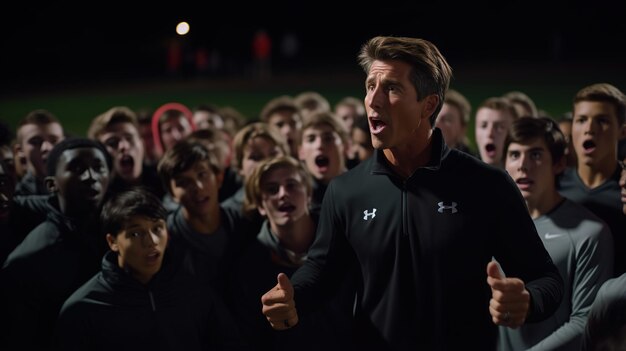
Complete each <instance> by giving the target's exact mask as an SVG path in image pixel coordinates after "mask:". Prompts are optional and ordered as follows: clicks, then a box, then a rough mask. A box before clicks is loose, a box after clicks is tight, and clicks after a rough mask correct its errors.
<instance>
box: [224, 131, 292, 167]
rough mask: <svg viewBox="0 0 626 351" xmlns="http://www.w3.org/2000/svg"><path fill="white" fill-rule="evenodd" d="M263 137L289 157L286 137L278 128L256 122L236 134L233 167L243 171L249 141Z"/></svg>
mask: <svg viewBox="0 0 626 351" xmlns="http://www.w3.org/2000/svg"><path fill="white" fill-rule="evenodd" d="M257 137H261V138H265V139H267V140H271V141H273V142H274V143H275V144H276V145H277V146H278V147H279V148H280V149H281V150H282V152H283V155H289V152H287V150H289V146H288V145H287V141H286V140H285V137H283V136H282V135H281V134H280V132H279V131H278V129H276V127H273V126H271V125H269V124H267V123H265V122H255V123H251V124H248V125H247V126H245V127H243V128H242V129H241V130H240V131H238V132H237V134H235V138H234V139H233V148H234V149H235V158H234V159H233V160H232V162H233V164H232V165H233V167H235V168H236V169H241V164H242V163H243V150H244V147H245V146H246V144H247V143H248V141H249V140H251V139H254V138H257Z"/></svg>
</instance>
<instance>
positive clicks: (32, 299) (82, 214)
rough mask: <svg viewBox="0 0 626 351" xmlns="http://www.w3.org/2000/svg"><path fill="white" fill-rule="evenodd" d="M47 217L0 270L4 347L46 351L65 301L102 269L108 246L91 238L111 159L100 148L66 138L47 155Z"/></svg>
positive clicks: (94, 229) (102, 241)
mask: <svg viewBox="0 0 626 351" xmlns="http://www.w3.org/2000/svg"><path fill="white" fill-rule="evenodd" d="M47 168H48V170H47V171H48V174H49V176H47V177H46V185H47V186H48V188H49V189H50V191H51V192H52V193H53V196H51V197H50V199H49V203H48V206H49V209H48V210H49V213H48V218H47V219H46V220H45V221H44V222H43V223H41V224H40V225H39V226H38V227H36V228H35V229H33V231H31V232H30V233H29V234H28V236H27V237H26V238H25V239H24V241H23V242H22V243H21V244H20V245H19V246H17V248H16V249H15V250H13V252H12V253H11V254H10V255H9V257H8V258H7V260H6V262H5V263H4V267H3V269H2V270H1V271H0V286H2V291H1V292H0V294H2V296H1V298H0V309H1V310H0V315H2V316H3V318H5V320H7V321H10V323H9V324H8V328H7V329H5V330H4V332H5V333H6V334H5V335H6V337H7V338H8V340H6V343H7V344H8V345H7V344H5V343H4V342H2V343H0V346H9V347H7V348H5V347H0V348H2V349H11V347H17V348H20V349H28V350H31V349H47V348H49V346H50V341H51V336H52V331H53V329H54V325H55V321H56V318H57V315H58V313H59V309H60V308H61V305H62V304H63V301H65V300H66V299H67V297H68V296H69V295H70V294H72V293H73V292H74V291H75V290H76V289H77V288H78V287H79V286H81V285H82V284H83V283H84V282H86V281H87V280H88V279H89V278H91V277H92V276H93V275H94V274H95V273H96V272H98V271H99V269H100V261H101V260H102V256H103V254H104V252H105V251H106V243H105V241H104V240H102V238H100V237H98V236H97V235H94V232H95V231H96V228H98V227H99V224H98V214H99V213H100V205H101V204H102V202H103V200H104V197H105V193H106V191H107V187H108V185H109V174H110V169H111V158H110V156H109V154H108V153H107V152H106V149H105V148H104V146H103V145H102V144H100V143H99V142H97V141H93V140H90V139H85V138H72V139H65V140H64V141H62V142H60V143H59V144H57V145H56V146H55V147H54V148H53V149H52V151H50V154H49V156H48V164H47Z"/></svg>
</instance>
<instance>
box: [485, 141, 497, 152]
mask: <svg viewBox="0 0 626 351" xmlns="http://www.w3.org/2000/svg"><path fill="white" fill-rule="evenodd" d="M485 151H487V152H496V144H492V143H490V144H487V145H485Z"/></svg>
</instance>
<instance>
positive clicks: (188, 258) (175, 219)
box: [158, 139, 254, 291]
mask: <svg viewBox="0 0 626 351" xmlns="http://www.w3.org/2000/svg"><path fill="white" fill-rule="evenodd" d="M158 172H159V177H160V178H161V182H162V183H163V186H164V187H165V188H166V189H167V191H168V194H169V195H171V196H172V198H173V199H174V200H175V201H176V202H177V203H179V204H180V206H179V207H178V208H177V209H176V210H175V211H174V212H173V213H170V214H169V215H168V217H167V229H168V231H169V233H170V235H171V240H170V241H171V242H170V246H172V247H173V248H174V249H176V250H177V251H179V252H180V253H181V255H182V256H183V257H184V258H183V261H184V264H185V267H186V269H187V270H188V271H189V272H191V274H193V275H194V276H196V277H197V278H198V279H199V280H201V281H203V282H205V283H210V284H212V285H213V286H214V287H215V289H216V291H221V288H222V287H223V286H224V285H223V284H222V283H223V281H224V278H225V275H226V274H227V273H228V269H229V268H230V266H231V265H232V264H233V260H234V259H235V258H236V257H238V253H239V252H240V250H241V249H242V247H243V246H244V242H245V241H251V239H250V238H254V232H250V227H249V224H247V223H249V222H248V221H246V220H245V218H243V215H242V214H241V213H242V211H241V210H238V209H228V208H224V207H222V206H220V204H219V202H218V201H219V195H218V194H219V188H220V186H221V184H222V179H223V172H222V169H221V167H220V164H219V161H218V158H217V156H216V155H215V154H214V153H211V152H210V151H209V150H208V149H207V148H206V146H205V145H204V144H203V143H200V142H198V141H193V140H189V139H183V140H181V141H179V142H178V143H176V145H174V146H173V147H172V148H171V149H169V150H167V152H166V153H165V155H163V158H162V159H161V161H160V162H159V165H158Z"/></svg>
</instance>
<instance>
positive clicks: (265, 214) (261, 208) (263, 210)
mask: <svg viewBox="0 0 626 351" xmlns="http://www.w3.org/2000/svg"><path fill="white" fill-rule="evenodd" d="M256 209H257V210H258V211H259V213H260V214H261V216H263V217H266V216H267V211H265V208H264V207H263V205H259V206H258V207H257V208H256Z"/></svg>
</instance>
